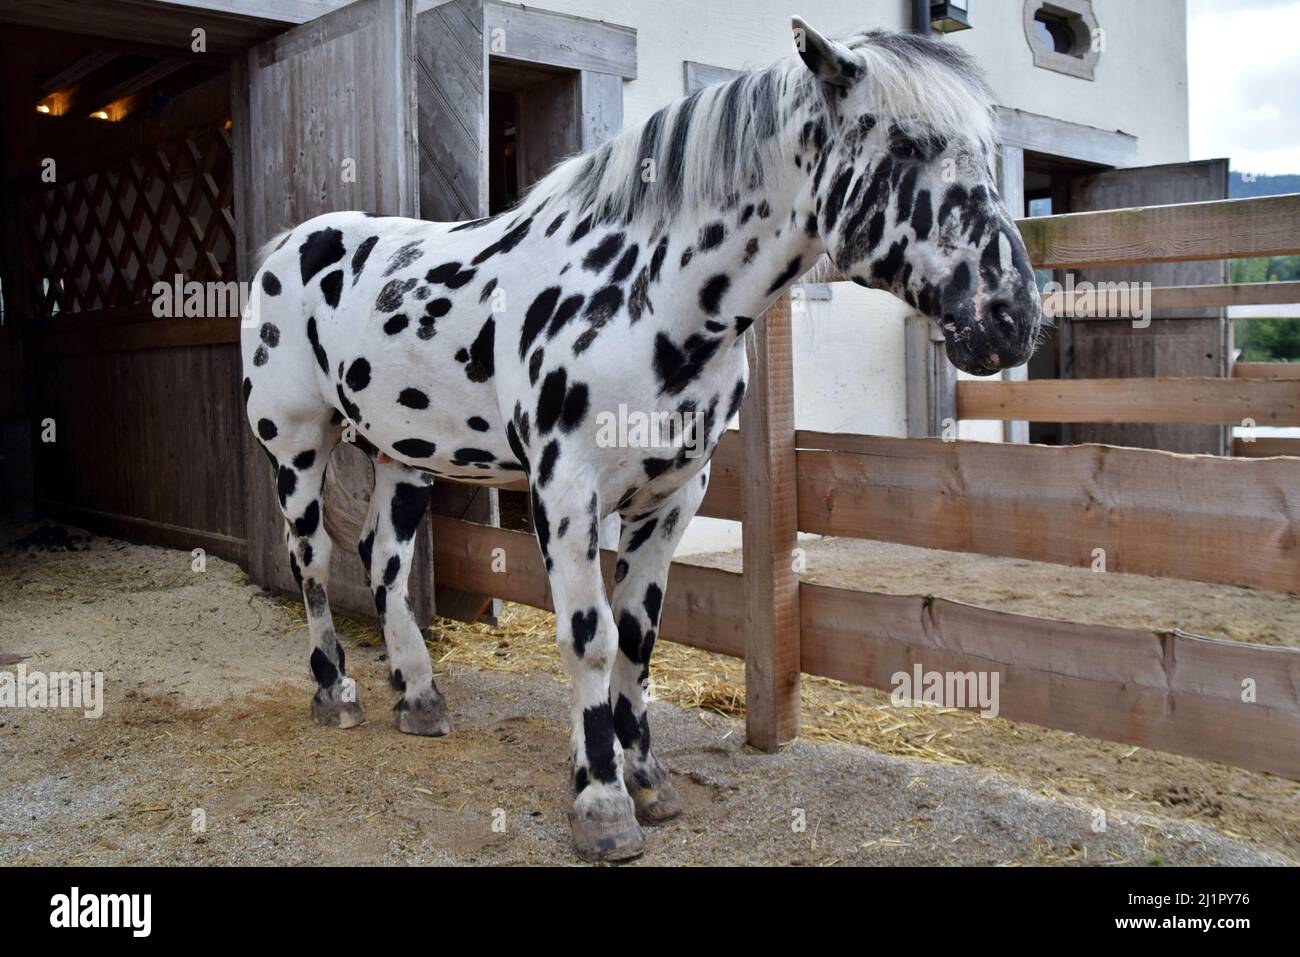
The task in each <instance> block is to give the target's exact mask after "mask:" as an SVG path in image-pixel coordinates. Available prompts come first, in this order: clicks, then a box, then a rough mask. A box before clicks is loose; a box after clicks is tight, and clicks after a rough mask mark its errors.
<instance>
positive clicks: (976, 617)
mask: <svg viewBox="0 0 1300 957" xmlns="http://www.w3.org/2000/svg"><path fill="white" fill-rule="evenodd" d="M800 593H801V601H800V611H801V614H802V618H803V621H802V626H801V627H802V632H803V636H804V637H803V645H802V647H803V664H802V667H803V670H804V671H806V672H808V673H810V674H819V675H825V676H826V677H829V678H835V679H837V680H839V681H847V682H849V683H851V684H857V685H866V686H868V687H872V688H879V689H881V690H885V691H891V690H893V689H894V688H896V687H898V686H899V684H898V681H897V679H896V676H898V675H900V674H903V675H907V676H908V677H909V678H910V677H911V676H912V675H913V669H914V668H916V667H920V668H921V669H922V670H923V671H925V672H940V673H944V674H947V675H971V676H972V677H975V678H978V676H980V675H983V676H986V681H987V682H989V685H988V686H989V687H991V682H992V679H993V676H994V675H996V676H997V679H998V698H997V704H998V716H999V717H1003V718H1008V719H1011V720H1015V721H1029V722H1032V723H1034V724H1038V725H1042V726H1044V727H1049V728H1058V729H1060V730H1063V731H1071V732H1074V733H1077V734H1085V735H1088V736H1090V737H1094V738H1104V739H1106V740H1110V741H1122V742H1125V743H1128V744H1135V745H1139V746H1141V747H1146V748H1155V749H1157V750H1160V751H1171V752H1174V753H1176V754H1185V755H1189V756H1191V757H1196V758H1203V759H1206V760H1210V761H1222V762H1224V763H1227V764H1232V765H1235V766H1237V767H1243V768H1250V769H1252V770H1255V771H1266V772H1269V773H1271V774H1277V775H1281V776H1283V777H1286V778H1290V779H1292V780H1297V779H1300V748H1297V747H1296V741H1300V650H1297V649H1294V648H1275V647H1263V646H1260V645H1249V644H1245V643H1239V642H1233V641H1218V640H1213V639H1209V638H1200V637H1197V636H1194V635H1186V634H1181V633H1177V632H1155V631H1145V630H1141V629H1134V628H1111V627H1105V626H1100V625H1084V624H1075V623H1072V622H1063V621H1051V620H1047V619H1040V618H1030V617H1028V616H1023V615H1015V614H1009V613H1007V612H1001V611H993V610H990V609H987V608H978V607H975V606H972V605H964V604H961V603H958V602H953V601H947V600H944V599H939V598H929V597H927V598H922V597H917V596H906V595H879V594H872V593H870V592H860V591H851V590H849V589H844V588H830V587H827V586H823V585H814V584H810V583H808V582H805V583H804V584H803V585H802V586H801V587H800ZM1247 682H1249V687H1250V688H1251V689H1253V695H1252V696H1251V697H1250V698H1249V700H1244V699H1245V698H1246V696H1245V693H1244V689H1245V688H1247V687H1248V685H1247Z"/></svg>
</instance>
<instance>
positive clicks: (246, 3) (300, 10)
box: [0, 0, 350, 56]
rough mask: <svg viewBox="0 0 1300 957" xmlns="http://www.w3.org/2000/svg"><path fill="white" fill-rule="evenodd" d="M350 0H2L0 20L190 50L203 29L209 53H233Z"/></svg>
mask: <svg viewBox="0 0 1300 957" xmlns="http://www.w3.org/2000/svg"><path fill="white" fill-rule="evenodd" d="M348 2H350V0H98V2H96V3H94V4H93V5H92V4H86V3H74V2H71V0H0V23H9V24H16V25H20V26H26V27H36V28H40V29H44V30H59V31H66V32H69V33H76V34H80V35H82V36H87V37H102V38H105V39H110V40H115V41H120V42H129V43H140V44H149V45H153V46H158V47H163V48H171V49H175V50H176V51H177V52H178V54H182V55H183V54H185V53H188V52H189V51H190V50H191V46H192V44H193V39H194V38H193V31H194V30H195V29H200V28H201V29H202V30H203V31H204V34H205V38H204V39H205V43H206V48H207V54H206V55H209V56H210V55H211V54H214V53H215V54H224V55H230V54H233V53H237V52H239V51H240V50H244V49H247V48H248V47H250V46H252V45H253V44H255V43H258V42H260V41H262V40H265V39H267V38H269V37H273V36H275V35H276V34H278V33H282V32H284V31H285V30H286V29H288V28H289V27H292V26H296V25H297V24H300V23H305V22H307V21H308V20H313V19H315V18H316V17H319V16H323V15H324V14H326V13H329V12H330V11H331V10H334V9H336V8H338V7H342V6H345V5H346V4H347V3H348Z"/></svg>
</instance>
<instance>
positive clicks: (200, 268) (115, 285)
mask: <svg viewBox="0 0 1300 957" xmlns="http://www.w3.org/2000/svg"><path fill="white" fill-rule="evenodd" d="M232 192H233V163H232V149H231V140H230V133H229V132H228V131H227V130H225V129H223V128H221V127H212V128H204V129H197V130H191V131H189V132H187V133H185V134H184V135H181V136H178V137H176V138H175V139H172V140H169V141H165V142H163V143H160V144H157V145H155V146H153V147H150V148H149V149H146V150H142V151H140V152H138V153H136V154H134V155H132V156H130V157H129V158H127V159H123V160H120V161H118V162H114V163H110V164H109V165H107V166H105V167H104V168H103V169H101V170H96V171H94V172H90V173H86V174H84V175H82V176H79V177H77V178H76V179H72V180H69V181H68V182H66V183H59V184H56V185H51V186H48V187H45V188H43V189H41V190H39V191H36V192H34V193H32V194H30V195H29V196H28V197H27V200H26V209H25V219H26V222H27V224H28V227H29V229H30V234H29V235H30V239H31V241H32V242H31V244H30V247H29V248H30V249H31V250H34V253H35V254H34V256H31V257H30V259H29V262H28V275H29V276H31V277H32V281H33V284H34V287H35V288H34V290H33V293H34V301H35V302H37V303H39V304H40V306H39V309H40V312H41V314H43V315H45V316H53V315H56V314H59V313H68V312H72V313H75V312H90V311H92V310H97V309H111V308H114V307H118V306H126V305H130V304H132V303H138V302H144V301H147V300H148V299H149V298H150V296H151V291H152V288H153V285H154V283H156V282H158V281H160V280H161V281H165V282H167V283H169V284H170V283H172V282H173V281H174V277H175V276H176V275H177V274H178V273H179V274H180V275H182V276H183V277H184V279H185V281H187V282H188V281H191V280H194V281H199V282H207V281H210V280H211V281H217V280H219V281H229V280H232V279H234V278H235V223H234V217H233V216H232V213H231V194H232Z"/></svg>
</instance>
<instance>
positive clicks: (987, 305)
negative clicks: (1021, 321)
mask: <svg viewBox="0 0 1300 957" xmlns="http://www.w3.org/2000/svg"><path fill="white" fill-rule="evenodd" d="M981 312H983V314H984V321H985V322H989V323H998V322H1001V323H1014V322H1015V321H1016V315H1015V303H1014V302H1012V301H1011V300H1010V299H1008V298H1007V297H1005V296H998V297H996V298H994V299H987V300H985V302H984V308H983V309H982V310H981Z"/></svg>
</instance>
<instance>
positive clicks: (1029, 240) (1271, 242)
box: [1016, 194, 1300, 269]
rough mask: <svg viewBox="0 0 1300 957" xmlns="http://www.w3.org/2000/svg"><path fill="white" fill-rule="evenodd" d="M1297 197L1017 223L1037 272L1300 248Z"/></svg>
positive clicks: (1267, 253)
mask: <svg viewBox="0 0 1300 957" xmlns="http://www.w3.org/2000/svg"><path fill="white" fill-rule="evenodd" d="M1297 223H1300V194H1291V195H1286V196H1257V197H1252V198H1250V199H1224V200H1216V201H1214V202H1208V203H1184V204H1181V205H1175V206H1146V207H1137V208H1134V209H1112V210H1101V211H1097V212H1091V213H1065V214H1063V215H1060V216H1037V217H1033V218H1030V219H1021V220H1018V221H1017V222H1016V225H1017V226H1018V227H1019V228H1020V234H1021V236H1023V237H1024V240H1025V246H1026V247H1027V248H1028V250H1029V258H1030V260H1031V261H1032V262H1033V264H1034V266H1035V267H1037V268H1038V269H1081V268H1084V267H1088V266H1124V265H1136V264H1141V263H1158V262H1160V263H1172V262H1190V261H1192V260H1198V259H1233V258H1249V257H1253V256H1292V255H1295V254H1297V253H1300V229H1297V228H1296V227H1297Z"/></svg>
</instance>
